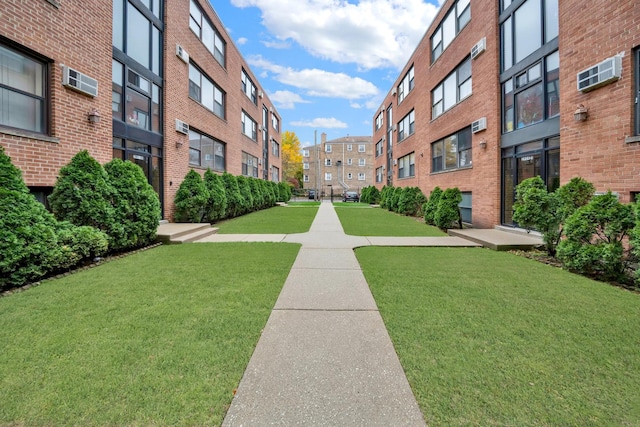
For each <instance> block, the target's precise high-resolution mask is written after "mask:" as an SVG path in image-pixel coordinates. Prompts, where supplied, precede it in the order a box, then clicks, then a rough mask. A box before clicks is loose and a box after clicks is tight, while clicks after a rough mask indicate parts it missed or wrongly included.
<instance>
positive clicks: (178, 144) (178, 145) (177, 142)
mask: <svg viewBox="0 0 640 427" xmlns="http://www.w3.org/2000/svg"><path fill="white" fill-rule="evenodd" d="M182 144H183V142H182V141H181V140H177V141H176V148H180V147H182Z"/></svg>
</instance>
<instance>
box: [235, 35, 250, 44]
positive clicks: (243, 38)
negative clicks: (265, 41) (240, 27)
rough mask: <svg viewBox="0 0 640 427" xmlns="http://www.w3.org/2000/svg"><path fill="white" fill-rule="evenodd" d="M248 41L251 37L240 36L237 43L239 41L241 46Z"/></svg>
mask: <svg viewBox="0 0 640 427" xmlns="http://www.w3.org/2000/svg"><path fill="white" fill-rule="evenodd" d="M248 41H249V39H248V38H246V37H240V38H239V39H238V40H236V43H237V44H238V45H239V46H242V45H243V44H246V43H247V42H248Z"/></svg>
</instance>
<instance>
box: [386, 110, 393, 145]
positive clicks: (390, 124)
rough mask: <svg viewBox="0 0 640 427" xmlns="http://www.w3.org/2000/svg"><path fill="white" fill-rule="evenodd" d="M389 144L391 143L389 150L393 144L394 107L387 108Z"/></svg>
mask: <svg viewBox="0 0 640 427" xmlns="http://www.w3.org/2000/svg"><path fill="white" fill-rule="evenodd" d="M387 144H389V152H391V146H392V145H393V108H391V106H389V108H387Z"/></svg>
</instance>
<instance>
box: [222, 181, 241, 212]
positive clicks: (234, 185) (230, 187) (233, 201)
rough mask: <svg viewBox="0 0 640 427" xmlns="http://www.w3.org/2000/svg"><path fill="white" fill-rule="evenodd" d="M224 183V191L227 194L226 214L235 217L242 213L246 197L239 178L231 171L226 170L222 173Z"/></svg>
mask: <svg viewBox="0 0 640 427" xmlns="http://www.w3.org/2000/svg"><path fill="white" fill-rule="evenodd" d="M222 183H223V185H224V192H225V194H226V196H227V212H226V214H225V218H234V217H236V216H238V215H241V212H242V208H243V206H244V199H243V198H242V194H241V193H240V187H238V180H237V178H236V177H235V176H233V175H231V174H230V173H229V172H224V173H223V174H222Z"/></svg>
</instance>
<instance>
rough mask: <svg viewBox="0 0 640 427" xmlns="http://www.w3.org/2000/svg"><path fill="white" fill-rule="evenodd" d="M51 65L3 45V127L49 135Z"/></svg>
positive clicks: (0, 95) (0, 81) (0, 69)
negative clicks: (48, 80)
mask: <svg viewBox="0 0 640 427" xmlns="http://www.w3.org/2000/svg"><path fill="white" fill-rule="evenodd" d="M46 81H47V65H46V63H45V62H43V61H41V60H39V59H36V58H33V57H31V56H28V55H27V54H26V53H23V52H21V51H18V50H14V49H12V48H9V47H7V46H4V45H0V125H2V126H9V127H12V128H17V129H23V130H26V131H30V132H37V133H46V132H47V117H46V116H47V99H46V94H47V89H46Z"/></svg>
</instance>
